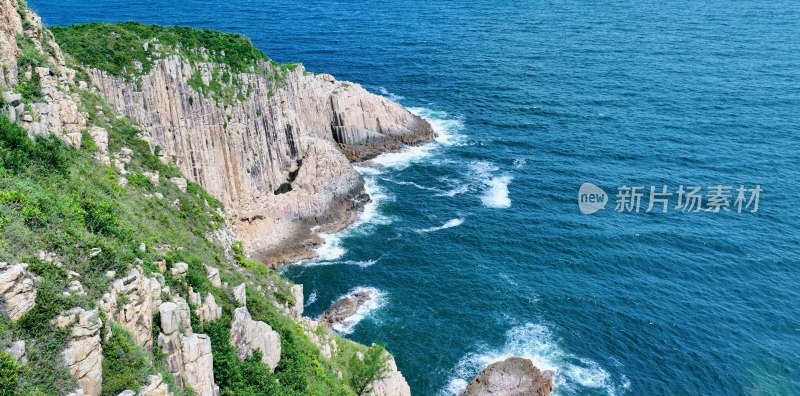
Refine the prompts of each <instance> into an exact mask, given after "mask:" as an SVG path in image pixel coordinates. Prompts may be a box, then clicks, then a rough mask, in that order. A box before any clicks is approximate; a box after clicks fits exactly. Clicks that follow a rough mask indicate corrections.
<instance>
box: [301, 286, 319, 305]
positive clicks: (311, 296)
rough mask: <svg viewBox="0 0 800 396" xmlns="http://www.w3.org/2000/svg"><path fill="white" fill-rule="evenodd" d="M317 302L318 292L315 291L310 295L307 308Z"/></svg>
mask: <svg viewBox="0 0 800 396" xmlns="http://www.w3.org/2000/svg"><path fill="white" fill-rule="evenodd" d="M315 302H317V291H316V290H313V291H312V292H311V294H309V295H308V301H306V303H305V305H304V306H305V307H307V306H309V305H311V304H313V303H315Z"/></svg>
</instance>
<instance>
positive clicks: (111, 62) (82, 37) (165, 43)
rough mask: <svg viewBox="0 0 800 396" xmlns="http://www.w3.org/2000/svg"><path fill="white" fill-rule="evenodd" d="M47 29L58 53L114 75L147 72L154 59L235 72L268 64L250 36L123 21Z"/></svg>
mask: <svg viewBox="0 0 800 396" xmlns="http://www.w3.org/2000/svg"><path fill="white" fill-rule="evenodd" d="M50 30H51V31H52V32H53V34H54V35H55V37H56V41H57V42H58V43H59V45H60V46H61V49H62V50H64V51H66V52H68V53H70V54H71V55H72V56H74V57H75V59H76V60H77V61H78V62H80V63H82V64H84V65H86V66H88V67H91V68H96V69H100V70H105V71H107V72H108V73H110V74H113V75H115V76H123V77H124V76H126V75H128V74H146V73H148V72H149V71H150V68H151V67H152V66H153V61H154V60H157V59H160V58H164V57H166V56H169V55H173V54H179V55H181V56H182V57H184V58H185V59H187V60H189V61H192V62H202V61H206V60H207V61H211V62H216V63H220V64H225V65H227V66H229V67H230V68H231V70H232V71H234V72H237V73H244V72H247V71H249V70H250V68H251V67H252V66H255V65H257V63H258V62H259V61H262V60H264V61H266V60H269V58H268V57H267V56H266V55H264V53H262V52H261V51H259V50H258V49H256V48H255V47H254V46H253V44H252V43H251V42H250V39H249V38H247V37H245V36H242V35H240V34H234V33H223V32H218V31H216V30H209V29H195V28H190V27H183V26H156V25H145V24H142V23H138V22H123V23H114V24H111V23H88V24H82V25H71V26H66V27H61V26H55V27H51V28H50ZM204 54H205V56H206V57H204ZM137 63H138V64H140V65H141V68H138V67H137V66H136V64H137Z"/></svg>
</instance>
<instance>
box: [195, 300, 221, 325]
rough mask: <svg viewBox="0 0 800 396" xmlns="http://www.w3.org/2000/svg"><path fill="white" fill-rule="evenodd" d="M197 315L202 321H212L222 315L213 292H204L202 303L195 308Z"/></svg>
mask: <svg viewBox="0 0 800 396" xmlns="http://www.w3.org/2000/svg"><path fill="white" fill-rule="evenodd" d="M197 316H198V317H199V318H200V320H201V321H203V322H212V321H215V320H217V319H219V318H220V317H221V316H222V307H220V306H219V305H217V301H216V300H215V299H214V295H213V294H211V293H208V294H206V298H205V300H203V303H202V304H201V305H200V307H198V308H197Z"/></svg>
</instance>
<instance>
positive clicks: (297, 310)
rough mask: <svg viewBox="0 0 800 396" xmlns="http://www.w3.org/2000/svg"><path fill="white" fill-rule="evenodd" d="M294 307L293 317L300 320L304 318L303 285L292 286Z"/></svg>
mask: <svg viewBox="0 0 800 396" xmlns="http://www.w3.org/2000/svg"><path fill="white" fill-rule="evenodd" d="M291 293H292V298H293V299H294V305H292V315H294V317H296V318H298V317H300V316H303V285H292V288H291Z"/></svg>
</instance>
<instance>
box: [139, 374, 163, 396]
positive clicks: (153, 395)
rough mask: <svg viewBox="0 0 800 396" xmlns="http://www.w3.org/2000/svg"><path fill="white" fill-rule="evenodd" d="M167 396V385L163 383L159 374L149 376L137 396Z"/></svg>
mask: <svg viewBox="0 0 800 396" xmlns="http://www.w3.org/2000/svg"><path fill="white" fill-rule="evenodd" d="M169 394H170V393H169V385H167V383H166V382H164V378H162V377H161V374H157V375H151V376H149V377H148V378H147V385H145V386H143V387H141V388H140V389H139V396H168V395H169Z"/></svg>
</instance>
